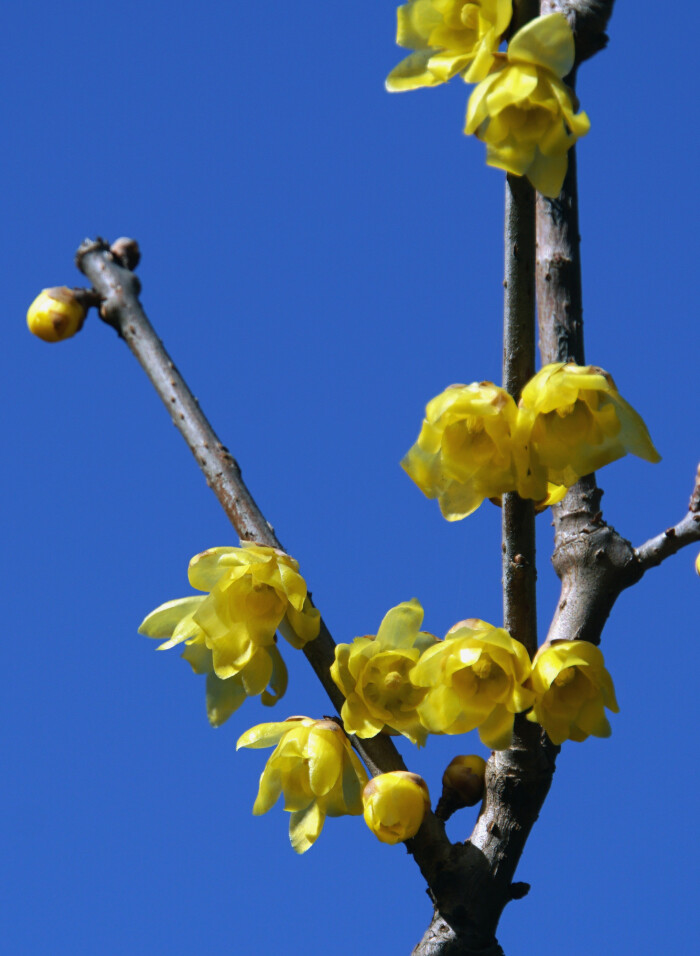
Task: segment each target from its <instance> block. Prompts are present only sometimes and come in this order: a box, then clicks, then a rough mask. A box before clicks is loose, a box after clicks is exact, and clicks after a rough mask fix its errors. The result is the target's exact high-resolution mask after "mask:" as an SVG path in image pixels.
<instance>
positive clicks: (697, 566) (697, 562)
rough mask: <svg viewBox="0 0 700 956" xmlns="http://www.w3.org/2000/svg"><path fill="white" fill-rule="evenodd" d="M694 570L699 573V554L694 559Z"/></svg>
mask: <svg viewBox="0 0 700 956" xmlns="http://www.w3.org/2000/svg"><path fill="white" fill-rule="evenodd" d="M695 570H696V571H697V572H698V574H700V554H699V555H698V556H697V558H696V559H695Z"/></svg>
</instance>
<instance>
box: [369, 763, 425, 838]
mask: <svg viewBox="0 0 700 956" xmlns="http://www.w3.org/2000/svg"><path fill="white" fill-rule="evenodd" d="M362 802H363V804H364V808H365V823H366V824H367V826H368V827H369V828H370V830H371V831H372V833H374V835H375V836H376V837H377V839H378V840H381V842H382V843H391V844H394V843H402V842H403V841H404V840H410V839H411V837H413V836H415V835H416V833H418V830H419V829H420V825H421V823H422V822H423V817H424V816H425V812H426V810H429V809H430V794H429V793H428V787H427V784H426V782H425V780H423V778H422V777H419V776H418V774H417V773H409V771H407V770H394V771H393V772H392V773H382V774H379V776H378V777H374V778H373V779H372V780H370V781H369V783H368V784H367V786H366V787H365V789H364V791H363V793H362Z"/></svg>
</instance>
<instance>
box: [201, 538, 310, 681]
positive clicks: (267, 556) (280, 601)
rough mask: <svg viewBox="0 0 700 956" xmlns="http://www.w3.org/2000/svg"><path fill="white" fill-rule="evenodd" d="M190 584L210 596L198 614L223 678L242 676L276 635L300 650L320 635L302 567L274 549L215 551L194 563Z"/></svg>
mask: <svg viewBox="0 0 700 956" xmlns="http://www.w3.org/2000/svg"><path fill="white" fill-rule="evenodd" d="M189 579H190V584H191V585H192V586H193V587H195V588H197V589H198V590H200V591H209V592H210V593H209V595H208V597H207V598H206V599H205V600H204V601H202V603H201V604H200V605H199V607H198V608H197V609H196V610H195V611H194V614H193V618H194V621H195V623H196V624H197V625H198V626H199V627H200V628H201V630H202V632H203V634H204V642H205V644H206V646H207V647H208V648H209V650H210V651H211V652H212V657H213V664H214V671H215V673H216V674H217V676H219V677H221V678H224V679H225V678H227V677H232V676H233V675H235V674H238V673H239V672H240V671H242V670H243V668H244V667H245V666H246V665H247V664H248V663H249V662H250V661H251V659H252V658H253V656H254V655H255V654H256V653H257V651H258V649H259V648H260V647H268V648H269V647H271V646H273V645H274V641H275V632H276V631H277V629H279V630H280V632H281V633H282V635H283V636H284V637H285V638H286V639H287V640H288V641H289V643H290V644H292V646H293V647H296V648H301V647H303V646H304V645H305V644H306V643H307V642H308V641H310V640H313V639H314V638H315V637H317V636H318V632H319V628H320V615H319V612H318V611H317V610H316V608H314V607H313V606H312V605H311V602H310V601H309V599H308V597H307V593H306V582H305V581H304V579H303V577H302V576H301V575H300V574H299V565H298V564H297V562H296V561H295V560H294V559H293V558H291V557H290V556H289V555H288V554H285V553H284V552H283V551H278V550H277V549H275V548H269V547H265V546H263V545H258V544H252V543H250V542H244V543H243V544H242V546H241V547H240V548H211V549H210V550H208V551H204V552H202V554H198V555H195V557H194V558H192V560H191V561H190V567H189Z"/></svg>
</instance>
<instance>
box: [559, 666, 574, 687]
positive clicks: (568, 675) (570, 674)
mask: <svg viewBox="0 0 700 956" xmlns="http://www.w3.org/2000/svg"><path fill="white" fill-rule="evenodd" d="M574 677H576V668H575V667H565V668H564V670H563V671H559V673H558V674H557V676H556V677H555V678H554V683H555V684H556V685H557V687H566V685H567V684H570V683H571V681H572V680H573V679H574Z"/></svg>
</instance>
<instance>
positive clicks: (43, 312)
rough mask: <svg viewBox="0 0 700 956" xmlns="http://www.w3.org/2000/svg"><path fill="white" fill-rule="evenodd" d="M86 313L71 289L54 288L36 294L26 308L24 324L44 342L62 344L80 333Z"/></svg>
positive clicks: (63, 287) (64, 287)
mask: <svg viewBox="0 0 700 956" xmlns="http://www.w3.org/2000/svg"><path fill="white" fill-rule="evenodd" d="M86 314H87V312H86V309H85V306H84V305H83V303H82V302H81V301H80V299H79V298H78V296H77V295H76V293H75V291H74V290H73V289H68V288H66V286H54V287H53V288H52V289H44V290H43V291H42V292H40V293H39V295H38V296H37V297H36V299H34V301H33V302H32V304H31V305H30V306H29V310H28V311H27V325H28V327H29V331H30V332H31V333H32V335H36V336H37V338H40V339H43V341H44V342H62V341H63V340H64V339H69V338H70V337H71V336H72V335H75V333H76V332H79V331H80V329H81V328H82V325H83V322H84V321H85V316H86Z"/></svg>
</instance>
